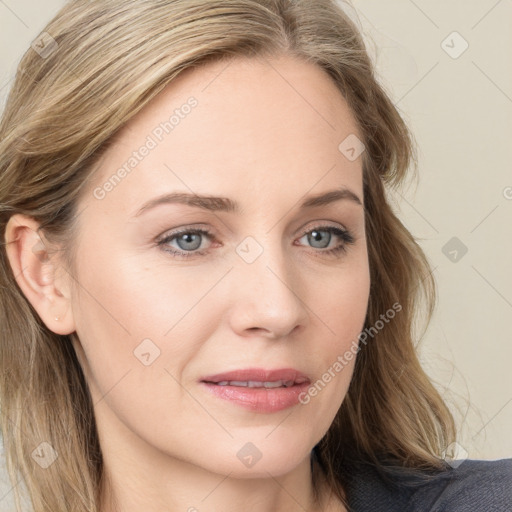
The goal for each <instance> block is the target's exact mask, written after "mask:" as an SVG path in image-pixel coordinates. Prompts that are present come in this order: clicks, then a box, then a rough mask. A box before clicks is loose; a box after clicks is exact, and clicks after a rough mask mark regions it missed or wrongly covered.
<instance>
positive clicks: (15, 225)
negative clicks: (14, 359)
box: [5, 214, 75, 335]
mask: <svg viewBox="0 0 512 512" xmlns="http://www.w3.org/2000/svg"><path fill="white" fill-rule="evenodd" d="M38 228H39V223H38V222H37V221H35V220H34V219H32V218H30V217H27V216H26V215H20V214H16V215H13V216H12V217H11V218H10V219H9V222H8V223H7V227H6V229H5V242H6V249H7V258H8V259H9V263H10V265H11V267H12V270H13V273H14V276H15V279H16V282H17V283H18V286H19V287H20V288H21V290H22V292H23V294H24V295H25V296H26V297H27V299H28V300H29V301H30V303H31V304H32V306H33V307H34V309H35V310H36V311H37V313H38V314H39V316H40V317H41V320H42V321H43V322H44V323H45V325H46V326H47V327H48V329H50V330H51V331H53V332H54V333H56V334H62V335H65V334H71V333H72V332H74V331H75V322H74V318H73V313H72V308H71V297H70V296H71V293H70V292H71V288H70V283H71V280H70V276H69V274H68V273H67V272H66V270H65V269H64V268H61V266H60V264H59V262H58V258H57V256H56V254H58V252H57V251H54V252H55V253H56V254H54V255H53V256H52V252H51V251H50V246H49V244H48V243H47V242H46V243H45V242H44V241H43V239H42V238H41V236H40V235H39V234H38ZM58 275H59V277H57V276H58Z"/></svg>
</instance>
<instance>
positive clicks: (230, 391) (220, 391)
mask: <svg viewBox="0 0 512 512" xmlns="http://www.w3.org/2000/svg"><path fill="white" fill-rule="evenodd" d="M201 384H203V386H205V387H206V388H207V389H208V390H209V391H210V392H211V393H213V394H214V395H216V396H218V397H219V398H222V399H224V400H228V401H230V402H232V403H234V404H236V405H239V406H240V407H243V408H244V409H249V410H251V411H254V412H263V413H270V412H277V411H282V410H283V409H288V408H289V407H293V406H294V405H297V404H298V403H299V396H300V394H301V393H302V392H305V391H306V390H307V389H308V387H309V384H308V383H307V382H305V383H303V384H296V385H295V386H290V387H289V388H249V387H243V386H219V385H217V384H212V383H210V382H201Z"/></svg>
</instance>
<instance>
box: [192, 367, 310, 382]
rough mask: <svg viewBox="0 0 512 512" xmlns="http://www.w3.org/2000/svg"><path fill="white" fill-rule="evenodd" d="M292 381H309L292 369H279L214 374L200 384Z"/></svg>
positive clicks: (249, 369)
mask: <svg viewBox="0 0 512 512" xmlns="http://www.w3.org/2000/svg"><path fill="white" fill-rule="evenodd" d="M280 380H282V381H293V382H294V383H295V384H300V383H304V382H307V383H309V382H310V380H309V378H308V376H307V375H305V374H304V373H301V372H299V371H298V370H295V369H294V368H279V369H276V370H267V369H265V368H246V369H242V370H233V371H230V372H225V373H216V374H215V375H209V376H207V377H203V378H202V379H201V381H202V382H212V383H216V382H223V381H241V382H248V381H253V382H277V381H280Z"/></svg>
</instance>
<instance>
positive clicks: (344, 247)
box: [157, 226, 355, 259]
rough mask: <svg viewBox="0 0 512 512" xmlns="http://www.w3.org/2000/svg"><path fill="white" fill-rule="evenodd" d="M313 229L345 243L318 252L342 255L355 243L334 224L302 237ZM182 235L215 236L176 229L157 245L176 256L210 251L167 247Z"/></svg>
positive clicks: (193, 229)
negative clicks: (332, 235)
mask: <svg viewBox="0 0 512 512" xmlns="http://www.w3.org/2000/svg"><path fill="white" fill-rule="evenodd" d="M313 231H327V232H329V233H331V234H334V235H337V236H339V237H340V238H341V239H342V240H343V243H342V244H341V245H338V246H337V247H334V248H332V249H328V250H318V251H316V252H319V253H320V254H321V255H328V256H338V255H339V256H340V257H341V256H342V255H344V254H345V253H346V252H347V249H348V247H347V246H349V245H353V244H354V243H355V239H354V237H353V236H352V234H351V233H350V232H349V231H348V230H344V229H340V228H336V227H333V226H316V227H314V228H312V229H309V230H307V231H304V232H303V233H302V235H301V236H300V238H302V237H303V236H305V235H307V234H309V233H312V232H313ZM180 235H206V236H207V237H208V238H213V235H212V233H211V232H210V231H208V230H205V229H198V228H192V229H182V230H179V231H175V232H173V233H169V234H168V235H167V236H165V237H164V238H162V239H160V240H158V242H157V245H158V246H159V247H161V248H162V250H163V251H165V252H167V253H170V254H171V255H172V256H173V257H175V258H183V259H186V258H191V257H193V256H204V255H205V254H206V253H207V252H208V251H197V250H195V251H176V250H173V249H169V248H166V247H165V245H166V244H168V243H169V242H172V241H173V240H174V239H176V238H178V237H179V236H180Z"/></svg>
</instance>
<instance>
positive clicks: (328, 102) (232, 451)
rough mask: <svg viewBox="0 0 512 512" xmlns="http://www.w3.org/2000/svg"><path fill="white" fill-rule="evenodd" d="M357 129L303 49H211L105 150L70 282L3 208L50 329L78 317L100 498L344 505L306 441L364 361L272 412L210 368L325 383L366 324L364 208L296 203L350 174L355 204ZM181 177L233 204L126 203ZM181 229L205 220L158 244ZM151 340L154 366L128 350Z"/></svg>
mask: <svg viewBox="0 0 512 512" xmlns="http://www.w3.org/2000/svg"><path fill="white" fill-rule="evenodd" d="M226 66H227V67H226ZM191 96H194V97H195V98H196V99H197V101H198V104H197V107H195V108H194V109H193V110H192V112H191V113H190V114H189V115H188V116H185V117H184V118H183V119H180V123H179V125H178V126H176V127H175V128H174V130H173V131H172V133H170V134H169V135H166V136H165V137H164V138H163V140H162V141H161V142H160V143H159V144H158V146H157V147H156V148H154V149H153V150H152V151H151V152H150V153H149V154H148V155H147V156H146V157H145V158H144V159H143V160H142V161H141V162H140V163H138V165H137V167H136V168H135V169H134V170H133V171H132V172H131V173H130V174H128V175H127V176H126V177H125V178H124V179H123V180H122V181H121V182H120V183H119V184H118V185H117V186H116V187H115V188H114V189H113V190H112V191H111V192H109V193H108V194H106V195H105V197H104V198H103V199H97V198H96V197H95V196H94V189H95V188H97V187H98V186H100V187H101V186H102V184H104V183H105V181H106V180H108V178H109V177H110V176H112V174H113V173H114V172H115V171H116V170H117V169H118V168H119V167H121V166H122V165H123V164H124V163H125V162H126V161H127V160H128V158H129V157H130V156H131V155H132V152H133V151H135V150H137V149H138V148H140V147H141V146H142V145H143V144H144V141H145V140H146V138H147V136H148V135H149V134H151V133H152V130H154V128H155V127H156V126H158V125H159V124H160V123H161V122H162V121H164V120H166V119H168V118H169V114H168V113H169V112H172V111H173V110H174V109H176V108H179V107H180V106H181V105H183V104H184V103H186V101H187V99H188V98H189V97H191ZM359 133H360V132H359V130H358V127H357V125H356V123H355V120H354V117H353V115H352V114H351V112H350V110H349V107H348V106H347V104H346V102H345V101H344V99H343V97H342V95H341V94H340V92H339V91H338V89H337V88H336V87H335V85H334V83H333V82H332V81H331V79H330V77H329V76H328V75H327V74H326V73H325V72H324V71H323V70H322V69H321V68H319V67H317V66H315V65H314V64H312V63H306V62H304V61H302V60H299V59H297V58H295V57H291V56H280V57H274V58H272V59H263V58H258V59H243V58H237V59H236V60H233V61H231V62H230V63H229V65H227V64H226V63H225V62H224V63H220V62H217V63H210V64H208V65H207V66H204V67H201V68H197V69H194V70H188V71H187V72H185V73H184V74H183V75H180V76H179V77H178V78H177V79H176V80H175V81H174V82H173V83H172V84H171V85H170V86H168V87H167V88H166V89H165V90H164V91H163V92H162V93H160V94H159V96H158V97H157V98H155V99H154V100H153V101H152V102H151V103H150V104H149V105H148V106H147V107H146V108H144V109H143V110H142V111H141V112H140V113H139V114H137V116H136V117H134V118H133V119H132V120H131V121H130V123H129V124H128V125H126V126H125V128H124V129H123V130H122V131H121V132H120V133H119V134H118V136H117V137H116V143H115V144H114V145H113V146H112V147H111V148H110V149H109V150H108V152H107V153H106V154H105V158H103V160H102V162H101V165H100V167H99V168H98V170H97V171H96V172H95V174H94V179H93V182H92V183H91V188H90V190H88V191H87V193H86V194H84V196H83V197H82V199H81V201H80V205H79V208H78V211H79V212H81V213H80V214H79V215H80V216H79V237H78V239H77V242H76V243H77V244H78V251H77V260H76V274H74V275H73V278H71V275H70V274H69V273H68V272H67V271H65V270H64V269H63V266H62V264H61V263H60V262H59V260H58V259H57V256H54V257H51V258H46V259H45V257H41V256H46V255H45V250H46V248H47V247H48V245H47V244H42V243H41V241H40V239H39V236H38V235H37V233H36V230H37V227H38V225H37V223H35V221H33V220H32V219H30V218H27V217H24V216H21V215H16V216H14V217H12V218H11V220H10V222H9V225H8V227H7V231H6V237H7V240H8V242H10V243H9V245H8V255H9V259H10V262H11V265H12V267H13V270H14V273H15V275H17V276H18V277H17V281H18V283H19V285H20V287H21V289H22V290H23V292H24V293H25V295H26V296H27V298H28V299H29V300H30V302H31V303H32V304H33V306H34V307H35V309H36V310H37V312H38V314H39V315H40V316H41V318H42V319H43V321H44V322H45V324H46V325H47V326H48V328H49V329H51V330H52V331H54V332H57V333H59V334H71V333H74V332H76V336H77V337H76V338H74V342H73V343H74V346H75V350H76V351H77V353H78V355H79V358H80V361H81V364H82V366H83V368H84V372H85V375H86V379H87V382H88V384H89V387H90V390H91V394H92V398H93V403H94V409H95V416H96V421H97V425H98V431H99V436H100V442H101V444H102V450H103V454H104V460H105V466H106V469H107V474H108V476H109V478H110V484H109V485H108V486H107V487H106V489H105V492H104V494H103V498H104V500H103V507H102V512H111V511H113V510H114V507H113V505H111V498H113V497H115V498H116V499H117V504H118V510H120V511H122V512H132V511H139V510H145V511H148V512H152V511H155V512H156V511H161V510H182V511H186V510H188V511H190V512H192V511H193V510H199V511H201V510H209V511H224V512H225V511H232V510H241V509H244V510H247V509H249V510H253V511H255V512H264V511H265V512H267V511H299V510H300V511H303V510H308V511H316V510H331V511H334V510H336V511H338V510H344V508H343V506H342V505H341V503H340V502H339V501H338V500H337V499H334V498H332V499H331V498H330V497H329V493H328V491H327V488H326V487H325V486H324V487H322V493H321V497H322V501H321V503H319V504H317V503H314V502H313V495H312V484H311V471H310V452H311V450H312V448H313V447H314V445H315V444H316V443H317V442H318V441H319V440H320V439H321V438H322V437H323V436H324V434H325V433H326V431H327V430H328V428H329V426H330V425H331V422H332V420H333V418H334V416H335V414H336V412H337V410H338V409H339V407H340V405H341V403H342V401H343V398H344V396H345V395H346V392H347V388H348V385H349V383H350V379H351V376H352V371H353V365H354V362H355V359H353V360H352V361H350V362H349V364H348V365H346V366H345V367H344V368H343V370H342V371H339V372H338V373H337V374H336V376H335V377H334V378H332V379H331V380H330V382H329V383H328V384H327V385H326V386H325V387H324V388H323V389H322V390H321V392H319V393H318V394H317V396H315V397H312V398H311V400H310V401H309V403H307V404H305V405H304V404H300V403H299V404H297V405H295V406H293V407H291V408H288V409H285V410H282V411H278V412H273V413H260V412H254V411H250V410H247V409H244V408H242V407H239V406H238V405H236V404H233V403H231V402H227V401H225V400H221V399H219V398H217V397H216V396H213V395H212V394H210V393H208V392H207V391H205V390H204V389H203V386H202V385H201V384H200V382H199V380H200V378H201V377H203V376H206V375H211V374H215V373H219V372H223V371H228V370H234V369H239V368H248V367H262V368H270V369H275V368H283V367H293V368H297V369H299V370H300V371H302V372H304V373H306V374H307V375H308V376H310V377H311V381H312V382H315V381H316V380H317V379H319V378H321V376H322V374H323V373H324V372H326V370H327V369H328V368H329V367H332V365H333V363H334V362H335V361H336V360H337V357H338V356H339V355H341V354H344V353H345V352H346V351H347V350H348V349H349V348H350V346H351V344H353V342H354V340H357V337H358V334H359V332H360V331H361V329H362V328H363V323H364V318H365V314H366V309H367V306H368V297H369V286H370V278H369V266H368V255H367V245H366V235H365V229H364V228H365V226H364V208H363V206H362V205H360V204H357V203H356V202H355V201H350V200H346V199H345V200H341V201H337V202H333V203H331V204H328V205H323V206H319V207H315V208H309V209H302V210H301V209H299V204H300V203H301V202H302V201H303V200H304V199H305V198H306V197H309V196H311V195H316V194H319V193H322V192H326V191H330V190H334V189H341V188H347V189H350V190H351V191H352V192H353V193H354V194H356V195H357V196H358V197H359V198H360V200H361V202H363V183H362V160H361V158H357V159H356V160H354V161H350V160H349V159H347V158H346V157H345V156H344V155H343V154H342V153H341V152H340V150H339V149H338V146H339V145H340V143H341V142H342V141H343V140H344V139H345V138H346V137H347V136H348V135H350V134H356V135H359ZM359 138H361V137H359ZM178 191H179V192H185V193H187V192H188V193H190V192H193V193H196V194H208V195H215V196H223V197H227V198H230V199H232V200H234V201H237V202H238V203H239V204H240V207H241V212H239V213H232V212H221V211H217V212H210V211H206V210H202V209H199V208H194V207H191V206H187V205H182V204H164V205H159V206H157V207H155V208H153V209H148V210H147V211H145V212H144V213H142V214H141V215H139V216H135V215H136V213H137V212H138V211H139V209H140V208H141V207H142V206H143V205H144V204H145V203H146V202H147V201H149V200H151V199H153V198H155V197H157V196H160V195H161V194H163V193H166V192H178ZM325 225H327V226H332V227H337V228H341V229H347V230H349V232H350V233H351V234H352V236H353V237H354V243H353V244H346V252H340V253H338V254H331V255H329V254H326V252H325V251H327V250H328V249H330V248H333V247H336V246H340V245H343V244H345V242H344V241H343V240H342V239H340V238H339V236H338V235H336V234H331V239H330V241H329V232H325V231H324V230H319V231H320V238H319V239H317V241H316V242H315V238H313V237H312V236H309V237H308V235H304V233H306V232H307V233H311V231H314V229H315V228H318V227H322V226H325ZM189 227H200V228H206V229H208V230H209V231H210V232H211V233H212V236H211V237H209V236H202V237H200V241H201V247H200V248H199V249H196V248H195V247H196V245H194V248H192V249H190V247H192V246H193V243H191V241H190V240H188V245H187V243H184V242H183V241H182V242H181V243H179V241H178V239H177V238H175V239H174V241H171V242H167V245H166V247H167V248H171V249H174V250H176V251H180V250H181V251H182V252H186V251H187V248H189V249H188V250H189V252H190V251H191V252H192V253H193V252H194V251H195V254H193V256H192V257H189V258H186V259H185V258H176V257H173V256H172V255H171V254H170V253H169V252H166V251H165V250H164V246H159V245H158V243H157V242H156V240H157V239H158V237H159V236H161V235H164V234H169V233H171V232H173V231H175V230H176V229H180V228H189ZM248 236H250V237H252V238H253V239H254V240H255V241H256V242H257V244H259V246H261V248H262V253H261V254H260V255H259V257H257V258H256V259H255V261H254V262H252V263H247V261H245V260H244V259H243V258H242V257H241V256H240V255H239V253H238V252H237V247H239V246H240V244H241V243H242V242H243V241H244V239H245V238H246V237H248ZM242 247H243V244H242ZM246 247H247V246H246ZM248 247H249V252H251V251H255V249H254V247H257V246H253V245H251V246H248ZM198 251H203V254H202V255H198V254H197V253H198ZM56 254H57V255H58V253H56ZM251 254H254V252H251ZM56 317H58V318H59V319H58V320H56ZM148 338H149V339H150V340H152V343H154V345H155V346H156V347H158V350H159V351H160V352H159V356H158V357H157V358H156V359H155V360H154V361H153V362H152V363H151V364H150V365H144V364H142V363H141V361H140V360H139V359H138V358H137V357H135V355H134V350H136V349H137V347H138V346H139V345H140V343H141V342H142V340H144V339H148ZM151 347H153V346H152V345H151ZM149 350H150V353H151V357H153V356H154V355H155V354H156V349H155V348H150V349H149ZM249 442H250V443H252V444H253V445H254V446H256V447H257V449H258V450H259V452H260V453H261V454H262V457H261V459H260V460H259V461H258V462H257V463H256V464H254V465H253V466H252V467H246V465H244V464H243V463H242V462H241V461H240V459H239V458H238V457H237V453H238V452H239V450H240V449H241V448H242V447H243V446H244V445H246V444H247V443H249Z"/></svg>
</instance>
